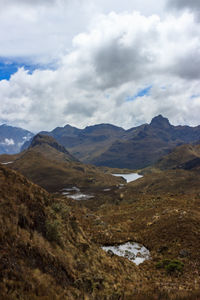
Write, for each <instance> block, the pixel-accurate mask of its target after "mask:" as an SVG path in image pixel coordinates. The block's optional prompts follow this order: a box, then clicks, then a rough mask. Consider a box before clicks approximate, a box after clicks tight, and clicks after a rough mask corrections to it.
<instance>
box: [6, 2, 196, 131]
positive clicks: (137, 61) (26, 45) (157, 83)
mask: <svg viewBox="0 0 200 300" xmlns="http://www.w3.org/2000/svg"><path fill="white" fill-rule="evenodd" d="M0 45H1V46H0V101H1V105H0V124H2V123H7V124H10V125H15V126H20V127H23V128H25V129H29V130H31V131H34V132H37V131H40V130H51V129H53V128H55V127H57V126H63V125H65V124H71V125H73V126H77V127H80V128H83V127H85V126H87V125H92V124H96V123H113V124H115V125H118V126H122V127H124V128H130V127H134V126H137V125H140V124H141V123H144V122H149V121H150V120H151V118H152V117H154V116H155V115H158V114H163V115H164V116H166V117H168V118H169V120H170V121H171V123H172V124H175V125H176V124H189V125H192V126H195V125H198V124H200V1H199V0H190V1H188V0H163V1H155V0H123V1H122V0H73V1H69V0H34V1H33V0H9V1H7V0H0Z"/></svg>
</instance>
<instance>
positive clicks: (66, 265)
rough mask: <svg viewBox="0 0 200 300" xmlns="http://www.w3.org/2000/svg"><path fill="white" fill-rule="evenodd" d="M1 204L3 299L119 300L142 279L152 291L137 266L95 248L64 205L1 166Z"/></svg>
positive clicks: (0, 268)
mask: <svg viewBox="0 0 200 300" xmlns="http://www.w3.org/2000/svg"><path fill="white" fill-rule="evenodd" d="M0 198H1V206H0V228H1V230H0V245H1V246H0V279H1V280H0V298H1V299H4V300H14V299H22V300H34V299H60V300H61V299H71V300H73V299H94V300H95V299H119V297H121V296H123V295H124V293H125V294H126V295H127V296H131V295H132V294H133V287H136V288H137V286H138V287H139V282H140V281H141V280H142V278H143V284H144V291H145V290H146V288H147V287H148V285H147V283H148V282H147V280H146V278H145V277H143V276H142V273H141V270H139V269H138V268H137V267H136V266H135V265H134V264H133V263H130V262H129V261H128V260H122V259H120V258H119V259H118V258H111V257H110V256H109V255H107V254H106V253H105V252H104V251H103V250H101V249H100V247H98V246H96V245H95V244H93V243H91V241H90V239H89V238H88V237H87V235H86V234H85V233H84V232H83V230H82V228H81V226H80V225H79V223H78V221H77V220H76V217H75V216H74V214H73V211H74V210H75V209H76V207H75V206H74V207H73V206H72V207H71V206H70V205H69V204H68V201H67V200H66V199H65V201H63V200H62V199H55V198H53V197H52V196H50V195H49V194H48V193H47V192H46V191H45V190H43V189H41V188H40V187H38V186H36V185H34V184H33V183H31V182H29V181H28V180H27V179H26V178H25V177H23V176H22V175H19V174H18V173H16V172H14V171H12V170H9V169H7V168H5V167H3V166H0ZM70 202H71V201H70ZM127 277H128V278H127ZM145 287H146V288H145ZM138 299H139V298H138Z"/></svg>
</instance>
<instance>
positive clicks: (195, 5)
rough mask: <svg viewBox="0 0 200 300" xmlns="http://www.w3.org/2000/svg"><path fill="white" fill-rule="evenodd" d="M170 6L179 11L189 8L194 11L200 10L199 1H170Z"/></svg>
mask: <svg viewBox="0 0 200 300" xmlns="http://www.w3.org/2000/svg"><path fill="white" fill-rule="evenodd" d="M168 5H169V6H171V7H175V8H178V9H183V8H189V9H192V10H199V9H200V2H199V0H189V1H188V0H168Z"/></svg>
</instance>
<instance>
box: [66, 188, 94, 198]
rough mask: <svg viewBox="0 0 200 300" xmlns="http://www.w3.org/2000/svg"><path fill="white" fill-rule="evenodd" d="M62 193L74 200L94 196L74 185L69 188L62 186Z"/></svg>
mask: <svg viewBox="0 0 200 300" xmlns="http://www.w3.org/2000/svg"><path fill="white" fill-rule="evenodd" d="M62 195H64V196H67V197H69V198H72V199H74V200H78V201H80V200H88V199H91V198H94V196H93V195H87V194H83V193H81V192H80V189H79V188H78V187H76V186H73V187H71V188H64V189H62Z"/></svg>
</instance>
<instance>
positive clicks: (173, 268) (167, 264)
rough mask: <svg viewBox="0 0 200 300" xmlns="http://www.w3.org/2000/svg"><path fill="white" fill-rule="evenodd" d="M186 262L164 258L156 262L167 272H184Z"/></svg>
mask: <svg viewBox="0 0 200 300" xmlns="http://www.w3.org/2000/svg"><path fill="white" fill-rule="evenodd" d="M183 267H184V264H183V263H182V262H181V261H179V260H176V259H174V260H170V259H164V260H162V261H159V262H158V263H157V264H156V268H157V269H161V268H163V269H165V270H166V271H167V273H170V274H171V273H174V272H182V271H183Z"/></svg>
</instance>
